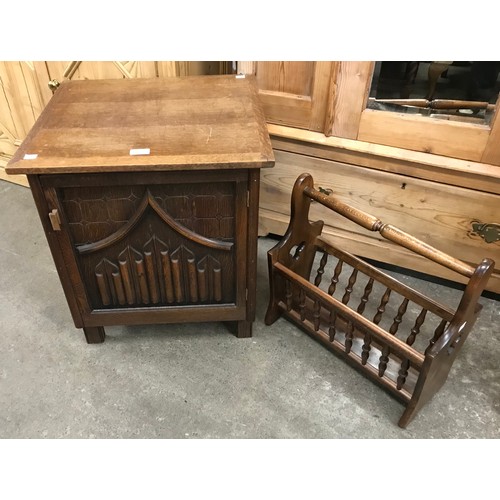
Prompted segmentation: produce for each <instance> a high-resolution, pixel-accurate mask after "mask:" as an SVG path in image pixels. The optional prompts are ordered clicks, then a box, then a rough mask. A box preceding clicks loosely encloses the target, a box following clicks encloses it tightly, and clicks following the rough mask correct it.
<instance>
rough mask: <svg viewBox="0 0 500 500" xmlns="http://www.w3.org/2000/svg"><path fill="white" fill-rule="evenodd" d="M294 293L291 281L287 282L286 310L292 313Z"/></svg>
mask: <svg viewBox="0 0 500 500" xmlns="http://www.w3.org/2000/svg"><path fill="white" fill-rule="evenodd" d="M292 297H293V293H292V284H291V283H290V280H285V300H286V310H287V311H291V310H292V306H293V301H292Z"/></svg>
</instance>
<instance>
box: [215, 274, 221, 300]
mask: <svg viewBox="0 0 500 500" xmlns="http://www.w3.org/2000/svg"><path fill="white" fill-rule="evenodd" d="M214 300H215V301H216V302H220V301H221V300H222V273H221V268H220V267H219V268H214Z"/></svg>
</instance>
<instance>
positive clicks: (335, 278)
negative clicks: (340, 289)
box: [328, 259, 344, 295]
mask: <svg viewBox="0 0 500 500" xmlns="http://www.w3.org/2000/svg"><path fill="white" fill-rule="evenodd" d="M343 263H344V262H343V261H342V260H340V259H339V261H338V262H337V265H336V266H335V270H334V271H333V276H332V281H331V283H330V286H329V287H328V293H329V294H330V295H333V294H334V293H335V289H336V288H337V283H338V282H339V276H340V273H341V272H342V264H343Z"/></svg>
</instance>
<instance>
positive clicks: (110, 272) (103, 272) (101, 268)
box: [95, 259, 124, 306]
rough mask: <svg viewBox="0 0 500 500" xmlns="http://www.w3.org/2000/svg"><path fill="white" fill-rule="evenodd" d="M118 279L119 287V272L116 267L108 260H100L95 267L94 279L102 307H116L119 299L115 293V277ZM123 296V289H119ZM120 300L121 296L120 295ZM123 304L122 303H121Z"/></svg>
mask: <svg viewBox="0 0 500 500" xmlns="http://www.w3.org/2000/svg"><path fill="white" fill-rule="evenodd" d="M115 275H116V276H117V277H118V282H119V285H121V279H120V272H119V269H118V266H116V265H115V264H113V263H112V262H111V261H110V260H108V259H102V260H101V262H99V264H97V266H96V267H95V277H96V281H97V288H98V289H99V295H100V296H101V302H102V305H104V306H109V305H118V304H119V303H120V304H122V302H120V299H119V298H118V295H117V291H116V290H115V277H114V276H115ZM121 292H122V294H123V287H122V288H121ZM122 298H124V297H123V295H122ZM123 303H124V302H123Z"/></svg>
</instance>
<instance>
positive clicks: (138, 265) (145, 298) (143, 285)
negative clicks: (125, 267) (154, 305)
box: [135, 259, 149, 304]
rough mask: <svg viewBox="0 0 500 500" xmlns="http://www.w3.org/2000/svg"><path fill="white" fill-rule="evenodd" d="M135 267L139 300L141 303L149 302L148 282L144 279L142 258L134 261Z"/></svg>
mask: <svg viewBox="0 0 500 500" xmlns="http://www.w3.org/2000/svg"><path fill="white" fill-rule="evenodd" d="M135 269H136V272H137V279H138V280H139V289H140V291H141V300H142V302H143V304H149V291H148V283H147V281H146V271H145V269H144V261H143V260H142V259H140V260H136V261H135Z"/></svg>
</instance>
